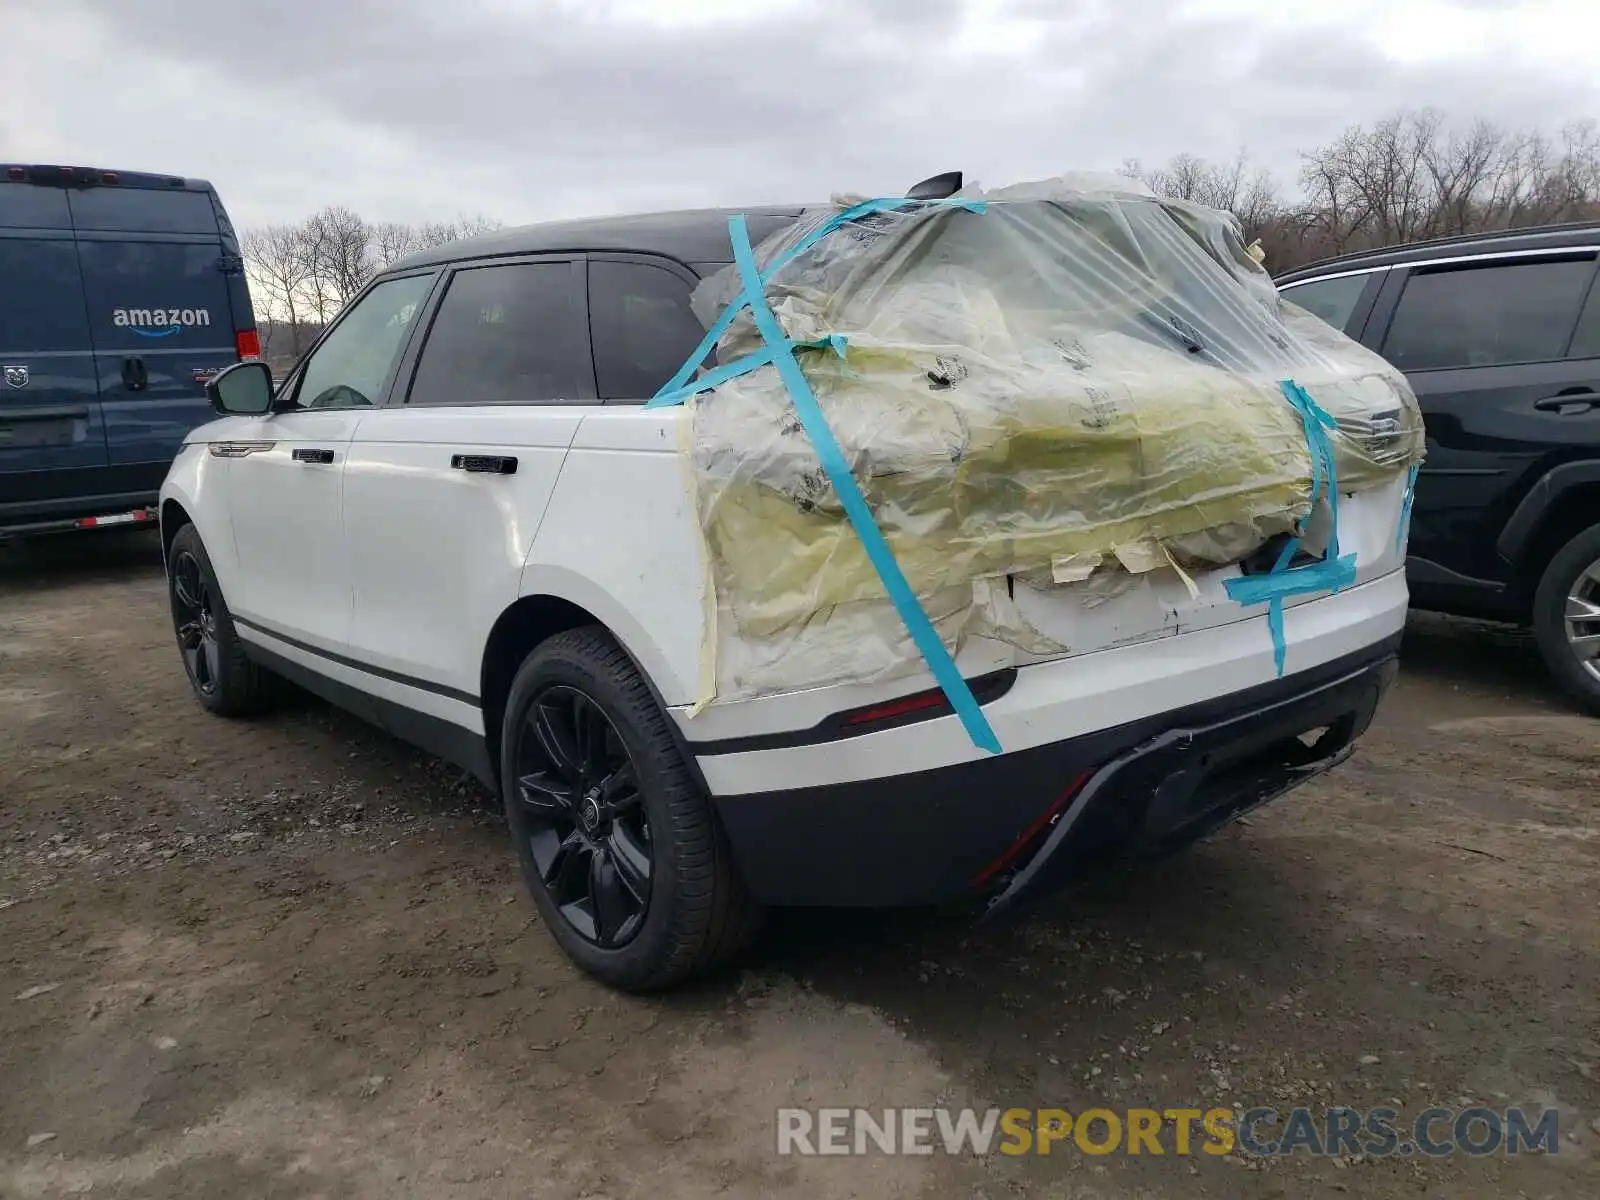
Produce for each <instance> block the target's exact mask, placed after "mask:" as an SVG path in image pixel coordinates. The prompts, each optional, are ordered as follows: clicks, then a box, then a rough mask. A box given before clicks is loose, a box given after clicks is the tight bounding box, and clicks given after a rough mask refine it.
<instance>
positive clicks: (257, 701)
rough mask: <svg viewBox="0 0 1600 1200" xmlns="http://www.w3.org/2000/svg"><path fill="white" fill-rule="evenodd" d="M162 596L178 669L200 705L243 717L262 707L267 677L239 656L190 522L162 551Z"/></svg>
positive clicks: (201, 545)
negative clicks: (169, 612)
mask: <svg viewBox="0 0 1600 1200" xmlns="http://www.w3.org/2000/svg"><path fill="white" fill-rule="evenodd" d="M167 596H168V599H169V601H170V603H171V605H172V628H173V630H174V632H176V634H177V635H178V653H179V654H180V655H181V656H182V658H183V669H184V673H185V674H187V675H188V677H189V686H190V688H191V689H193V691H194V696H195V699H196V700H198V701H200V705H201V707H202V708H204V709H205V710H206V711H207V712H210V713H215V714H216V715H217V716H219V717H242V716H247V715H249V714H250V713H254V712H259V711H260V710H261V709H262V708H263V707H265V705H266V704H267V702H268V701H269V699H270V698H271V685H270V681H269V679H268V678H267V675H266V672H264V671H263V670H262V669H261V668H260V667H259V666H257V665H256V664H255V663H253V662H251V661H250V659H249V658H247V657H246V656H245V652H244V645H243V644H242V643H241V642H240V640H239V635H238V633H237V632H236V631H235V630H234V627H233V618H232V617H231V616H230V615H229V614H228V605H227V603H226V602H225V601H224V600H223V598H222V589H221V588H220V587H219V586H218V585H217V575H216V572H215V571H213V570H212V569H211V559H210V558H208V557H207V556H206V548H205V544H204V543H203V542H201V540H200V533H199V531H198V530H197V529H195V527H194V526H193V525H185V526H184V527H183V528H182V529H180V530H178V533H177V536H176V537H174V538H173V539H172V548H171V549H170V550H169V551H167Z"/></svg>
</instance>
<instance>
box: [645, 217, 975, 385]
mask: <svg viewBox="0 0 1600 1200" xmlns="http://www.w3.org/2000/svg"><path fill="white" fill-rule="evenodd" d="M913 204H915V205H955V206H957V207H959V208H964V209H966V210H967V211H968V212H979V213H981V212H983V211H984V210H985V209H986V208H987V207H988V205H987V203H986V202H985V201H983V200H965V199H961V198H960V197H956V196H950V197H946V198H943V199H938V200H908V199H906V198H905V197H903V196H881V197H879V198H878V199H876V200H863V201H862V202H861V203H860V204H855V205H852V206H851V207H849V208H847V209H844V210H843V211H842V212H837V213H834V215H833V216H831V217H829V218H828V219H827V220H826V221H824V222H823V223H822V224H821V225H819V226H817V227H816V228H815V229H813V230H812V231H811V232H810V233H808V234H806V235H805V237H803V238H801V239H800V240H799V241H798V242H796V243H795V244H794V245H793V246H791V247H789V249H787V250H785V251H784V252H783V253H782V254H780V255H779V256H778V257H777V258H776V259H774V260H773V262H772V263H771V265H769V266H768V267H767V269H766V271H765V272H763V273H762V274H761V275H760V276H759V278H760V280H761V283H762V285H763V286H765V285H766V284H767V283H768V282H769V281H770V280H771V279H772V277H773V276H774V275H776V274H777V273H778V272H779V271H781V270H782V269H783V268H784V267H786V266H788V265H789V263H791V262H793V261H794V260H795V258H797V257H798V256H800V255H801V254H804V253H805V252H806V251H807V250H809V249H811V247H813V246H815V245H816V244H817V243H818V242H820V241H821V240H822V239H823V238H825V237H827V236H828V235H829V234H830V233H832V232H833V231H834V230H836V229H838V228H839V227H840V226H843V225H848V224H849V223H850V222H851V221H859V220H861V219H862V218H863V217H870V216H872V215H873V214H875V213H880V212H891V211H893V210H895V209H899V208H905V207H907V206H909V205H913ZM744 306H745V300H744V298H743V296H741V297H740V298H738V299H736V300H734V302H733V303H732V304H730V305H728V307H727V308H725V309H724V310H723V312H722V315H721V316H720V317H718V318H717V320H716V323H715V324H714V325H712V326H711V328H710V329H708V330H706V335H705V337H703V338H701V339H700V344H699V345H698V346H696V347H695V348H694V350H693V351H692V352H691V353H690V355H689V357H688V359H687V360H685V362H684V364H683V366H681V367H679V368H678V370H677V373H676V374H675V375H673V377H672V378H671V379H669V380H667V382H666V383H664V384H662V385H661V387H660V388H659V389H657V391H656V394H655V395H654V396H652V397H651V398H650V400H649V402H648V403H647V404H646V405H645V408H647V409H650V408H668V407H671V406H673V405H678V404H682V403H683V402H684V401H685V400H687V399H688V398H689V397H690V396H693V395H695V394H696V393H697V392H703V391H708V390H709V389H711V388H713V387H715V386H716V383H706V382H704V380H705V379H709V378H710V377H711V374H714V372H712V373H708V374H707V375H706V376H703V377H702V379H701V380H697V381H696V385H695V386H694V387H690V386H688V384H689V381H690V380H691V379H693V378H694V373H695V371H696V370H697V369H698V368H699V366H700V364H701V363H703V362H705V360H706V355H708V354H710V353H711V351H712V350H713V349H715V348H716V344H717V340H718V339H719V338H721V337H722V335H723V334H724V333H726V332H728V327H729V326H730V325H732V324H733V320H734V318H735V317H737V316H738V315H739V312H740V310H741V309H743V308H744ZM833 337H835V338H839V341H840V344H841V345H842V344H843V338H840V337H839V335H838V334H834V335H833ZM835 351H836V352H837V353H838V354H839V357H841V358H843V357H844V354H843V351H842V350H840V349H839V347H835ZM758 353H762V352H758ZM754 358H755V355H752V356H751V357H750V358H745V359H740V360H739V361H740V362H741V363H745V364H747V365H746V366H745V367H744V370H739V371H730V373H728V374H725V375H721V376H719V377H718V379H717V383H726V382H727V381H728V380H729V379H733V378H736V377H737V376H739V375H743V374H744V373H745V371H753V370H755V369H756V367H759V366H765V365H766V364H767V363H769V362H771V361H772V359H771V358H770V357H767V358H762V359H761V360H760V361H759V362H756V361H752V359H754Z"/></svg>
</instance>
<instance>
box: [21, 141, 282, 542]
mask: <svg viewBox="0 0 1600 1200" xmlns="http://www.w3.org/2000/svg"><path fill="white" fill-rule="evenodd" d="M259 353H260V346H259V343H258V341H257V337H256V324H255V317H254V314H253V313H252V310H251V307H250V293H249V290H248V289H247V288H246V286H245V276H244V261H243V259H242V258H241V257H240V254H239V242H238V239H237V238H236V237H235V236H234V231H233V225H232V223H231V222H230V221H229V220H228V214H227V213H226V212H225V211H224V210H223V208H222V202H221V201H220V200H218V199H217V194H216V192H215V191H214V190H212V187H211V185H210V184H209V183H206V182H204V181H203V180H198V179H181V178H178V177H176V176H170V175H150V174H142V173H134V172H130V171H104V170H99V169H97V168H92V167H60V166H27V165H11V164H0V539H3V538H5V537H8V536H15V535H18V534H26V533H38V532H48V531H53V530H65V529H75V528H79V529H81V528H89V527H94V526H100V525H112V524H132V523H138V522H142V521H153V519H154V508H155V503H156V493H157V492H158V491H159V490H160V487H161V481H162V479H163V478H164V477H165V475H166V473H167V467H168V466H169V465H170V464H171V462H172V459H173V456H174V455H175V454H176V453H177V450H178V447H179V445H180V444H181V443H182V441H183V436H184V434H185V433H187V432H188V431H189V430H190V429H192V428H194V427H195V426H196V425H200V424H203V423H205V422H206V421H209V420H211V419H212V417H213V415H214V414H213V413H212V411H211V406H210V405H209V404H208V403H207V401H206V393H205V384H206V380H207V379H209V378H210V377H211V376H212V375H214V374H216V372H218V371H220V370H221V369H222V368H224V367H226V366H228V365H229V364H231V363H234V362H237V361H238V360H239V359H241V358H249V357H254V356H256V355H258V354H259Z"/></svg>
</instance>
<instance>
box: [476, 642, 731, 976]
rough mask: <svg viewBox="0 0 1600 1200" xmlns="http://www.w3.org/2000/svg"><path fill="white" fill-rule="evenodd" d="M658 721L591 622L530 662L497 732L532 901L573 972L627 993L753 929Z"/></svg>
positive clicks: (722, 846) (647, 697) (635, 679)
mask: <svg viewBox="0 0 1600 1200" xmlns="http://www.w3.org/2000/svg"><path fill="white" fill-rule="evenodd" d="M668 719H669V718H668V717H667V716H666V714H665V713H663V712H662V711H661V708H660V706H659V705H658V704H657V703H656V702H655V699H654V698H653V697H652V695H651V694H650V690H649V688H648V687H647V686H646V685H645V682H644V680H643V679H642V678H640V676H639V673H638V670H637V669H636V668H635V667H634V665H633V663H632V661H631V660H630V659H629V658H628V656H627V654H626V653H624V652H623V650H622V648H621V647H620V646H618V645H617V643H616V642H615V641H613V640H612V638H611V637H610V636H609V635H608V634H607V633H606V632H605V630H603V629H601V628H599V627H597V626H590V627H586V628H582V629H571V630H567V631H565V632H563V633H559V634H556V635H555V636H554V637H552V638H549V639H548V640H546V641H545V642H543V643H541V644H540V645H539V646H538V648H537V649H535V650H534V651H533V653H532V654H530V655H529V656H528V658H527V659H526V661H524V662H523V664H522V667H521V669H520V670H519V671H518V672H517V675H516V678H515V679H514V680H513V681H512V684H511V692H510V695H509V696H508V697H507V701H506V710H505V721H504V725H503V727H502V730H501V737H500V778H501V790H502V792H503V798H504V801H505V807H506V819H507V821H508V822H509V824H510V826H511V835H512V840H513V842H514V844H515V846H516V851H517V859H518V861H519V863H520V865H521V867H522V873H523V877H524V879H525V881H526V883H527V885H528V890H529V892H530V893H531V894H532V896H533V900H534V903H535V904H536V905H537V906H538V909H539V913H540V915H541V916H542V917H543V918H544V922H545V924H546V926H548V927H549V929H550V932H551V934H552V935H553V936H554V937H555V939H556V941H557V942H559V943H560V945H561V948H562V949H563V950H565V951H566V952H567V954H568V956H570V957H571V958H572V960H573V961H574V962H575V963H577V964H578V966H579V967H581V968H583V970H585V971H586V972H588V973H589V974H590V975H593V976H594V977H595V978H597V979H599V980H601V981H602V982H604V983H607V984H610V985H611V986H613V987H617V988H622V989H624V990H627V991H638V992H642V991H653V990H657V989H660V988H664V987H667V986H669V985H671V984H674V983H677V982H679V981H681V980H684V979H686V978H688V977H690V976H691V975H696V974H700V973H703V972H705V971H707V970H709V969H710V968H712V967H713V966H715V965H717V964H718V963H720V962H722V961H724V960H726V959H727V958H729V957H731V956H732V955H733V954H734V953H736V952H737V951H738V950H739V949H740V948H741V947H742V946H743V945H744V943H745V942H746V941H747V940H748V939H749V936H750V934H751V933H752V932H753V930H754V927H755V924H756V921H757V910H756V908H755V906H754V905H753V904H752V903H751V901H750V900H749V897H748V895H747V894H746V892H745V889H744V886H743V884H742V883H741V881H740V880H739V878H738V875H737V874H736V872H735V871H734V868H733V863H732V858H731V855H730V853H729V850H728V845H727V842H726V839H725V838H724V836H723V834H722V830H721V829H720V827H719V826H718V825H717V821H716V817H715V814H714V813H713V812H712V809H711V804H710V801H709V799H708V797H707V796H706V795H705V794H704V793H703V792H702V791H701V790H700V788H699V787H698V786H697V785H696V783H695V780H694V777H693V775H692V774H691V773H690V771H689V769H688V766H687V765H686V764H685V763H684V761H683V757H682V755H681V754H680V753H679V752H678V748H677V745H676V743H675V742H674V739H673V737H672V733H671V729H670V727H669V726H668V724H667V721H668Z"/></svg>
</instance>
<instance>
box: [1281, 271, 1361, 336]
mask: <svg viewBox="0 0 1600 1200" xmlns="http://www.w3.org/2000/svg"><path fill="white" fill-rule="evenodd" d="M1371 281H1372V276H1371V275H1345V276H1343V277H1341V278H1339V279H1313V280H1311V281H1310V282H1309V283H1292V284H1290V285H1289V286H1288V287H1285V288H1284V289H1283V290H1282V295H1283V298H1284V299H1285V300H1287V301H1289V303H1291V304H1298V305H1299V306H1300V307H1301V308H1303V309H1305V310H1306V311H1307V312H1308V313H1311V314H1313V315H1314V316H1318V317H1321V318H1322V319H1323V320H1324V321H1326V322H1327V323H1328V324H1329V325H1332V326H1333V327H1334V328H1335V329H1337V330H1339V331H1340V332H1341V333H1348V332H1350V329H1349V325H1350V318H1351V317H1352V316H1354V315H1355V311H1356V305H1357V304H1359V303H1361V294H1362V293H1363V292H1365V291H1366V290H1367V284H1368V283H1370V282H1371Z"/></svg>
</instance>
